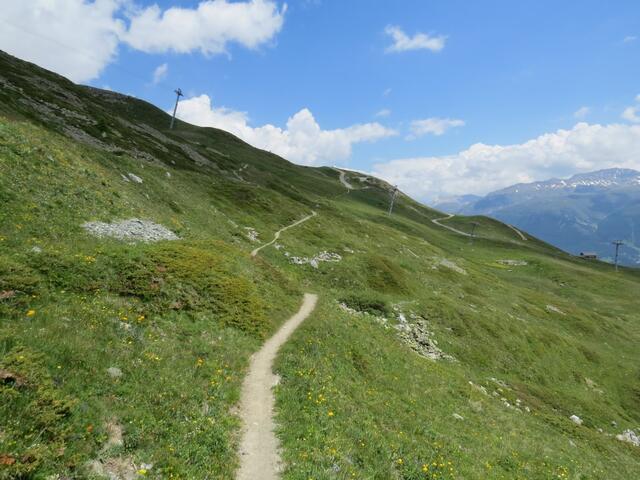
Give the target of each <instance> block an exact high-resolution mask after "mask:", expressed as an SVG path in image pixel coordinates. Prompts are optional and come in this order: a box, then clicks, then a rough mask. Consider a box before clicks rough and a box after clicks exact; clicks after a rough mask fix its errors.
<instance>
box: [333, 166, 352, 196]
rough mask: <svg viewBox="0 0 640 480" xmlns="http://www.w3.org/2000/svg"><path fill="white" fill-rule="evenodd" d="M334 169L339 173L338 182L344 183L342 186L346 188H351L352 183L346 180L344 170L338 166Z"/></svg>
mask: <svg viewBox="0 0 640 480" xmlns="http://www.w3.org/2000/svg"><path fill="white" fill-rule="evenodd" d="M334 170H335V171H336V172H338V173H339V174H340V183H342V185H344V188H346V189H347V190H349V191H351V190H353V185H351V184H350V183H349V181H348V180H347V177H346V174H345V172H344V170H340V169H339V168H334Z"/></svg>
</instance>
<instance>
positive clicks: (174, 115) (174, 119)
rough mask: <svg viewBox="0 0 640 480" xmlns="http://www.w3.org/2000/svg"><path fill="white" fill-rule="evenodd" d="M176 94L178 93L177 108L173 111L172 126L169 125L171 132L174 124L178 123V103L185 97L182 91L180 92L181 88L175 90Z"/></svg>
mask: <svg viewBox="0 0 640 480" xmlns="http://www.w3.org/2000/svg"><path fill="white" fill-rule="evenodd" d="M175 92H176V106H175V107H174V109H173V116H172V117H171V124H170V125H169V129H170V130H173V124H174V123H175V121H176V113H177V112H178V102H179V101H180V97H184V95H183V94H182V90H180V89H179V88H178V89H177V90H175Z"/></svg>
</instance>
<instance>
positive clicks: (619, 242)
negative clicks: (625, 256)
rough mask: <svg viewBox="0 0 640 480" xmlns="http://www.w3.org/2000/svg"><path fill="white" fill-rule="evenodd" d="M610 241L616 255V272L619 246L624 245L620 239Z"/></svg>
mask: <svg viewBox="0 0 640 480" xmlns="http://www.w3.org/2000/svg"><path fill="white" fill-rule="evenodd" d="M611 243H612V244H613V245H615V246H616V257H615V260H614V263H615V265H616V272H617V271H618V252H619V251H620V247H621V246H622V245H624V242H622V241H620V240H616V241H615V242H611Z"/></svg>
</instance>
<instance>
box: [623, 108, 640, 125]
mask: <svg viewBox="0 0 640 480" xmlns="http://www.w3.org/2000/svg"><path fill="white" fill-rule="evenodd" d="M639 111H640V107H627V108H625V109H624V111H623V112H622V118H624V119H625V120H628V121H630V122H633V123H640V115H638V112H639Z"/></svg>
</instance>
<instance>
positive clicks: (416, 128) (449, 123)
mask: <svg viewBox="0 0 640 480" xmlns="http://www.w3.org/2000/svg"><path fill="white" fill-rule="evenodd" d="M463 126H464V120H458V119H451V118H425V119H424V120H414V121H413V122H411V134H410V135H409V136H408V137H407V139H409V140H412V139H415V138H418V137H421V136H423V135H428V134H431V135H436V136H440V135H444V133H445V132H446V131H447V130H449V129H451V128H455V127H463Z"/></svg>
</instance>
